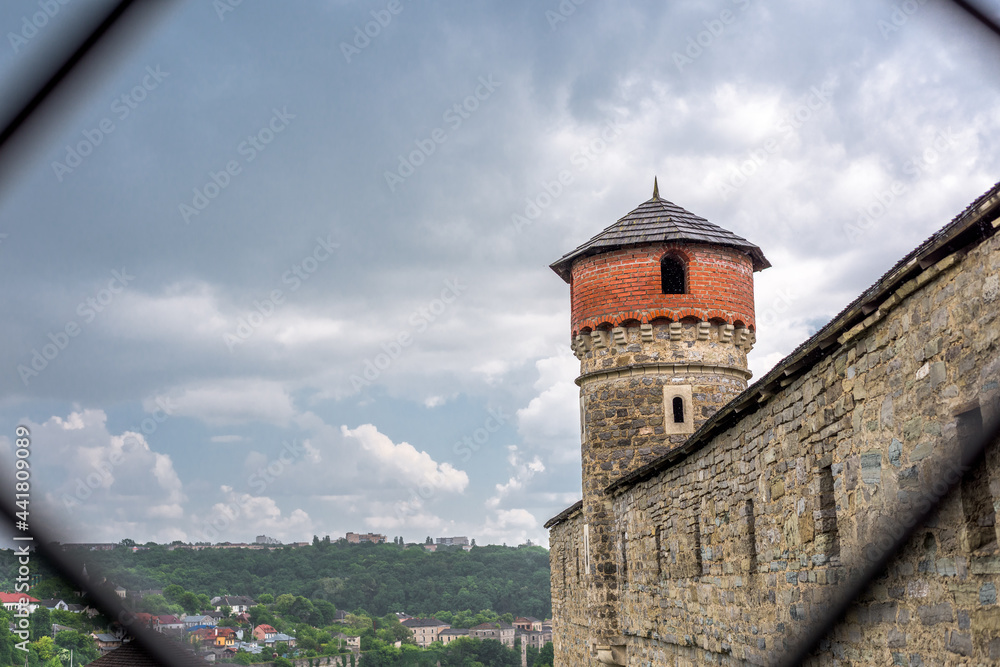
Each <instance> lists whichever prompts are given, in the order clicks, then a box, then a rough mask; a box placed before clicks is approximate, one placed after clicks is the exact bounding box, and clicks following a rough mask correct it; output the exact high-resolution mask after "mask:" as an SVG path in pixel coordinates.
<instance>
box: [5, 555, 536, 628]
mask: <svg viewBox="0 0 1000 667" xmlns="http://www.w3.org/2000/svg"><path fill="white" fill-rule="evenodd" d="M0 553H6V554H10V552H0ZM74 555H76V556H78V557H79V558H80V559H81V560H82V561H84V562H85V563H86V565H87V569H88V571H89V572H91V573H93V574H96V573H97V572H100V573H101V575H103V576H105V577H107V578H108V580H109V581H112V582H114V583H115V584H117V585H120V586H124V587H125V588H127V589H129V590H138V589H151V588H166V587H167V586H168V585H171V584H176V585H179V586H181V587H183V588H184V589H185V590H187V591H190V592H192V593H195V594H204V595H207V596H209V597H214V596H216V595H249V596H251V597H256V596H259V595H261V594H264V593H269V594H271V595H273V596H275V597H277V596H279V595H283V594H291V595H294V596H303V597H305V598H307V599H309V600H313V601H319V600H326V601H328V602H330V603H331V604H333V605H334V606H336V608H337V609H344V610H348V611H354V610H364V611H366V612H368V613H371V614H375V615H379V616H381V615H384V614H387V613H390V612H397V611H402V612H406V613H409V614H413V615H423V614H427V615H429V614H433V613H435V612H438V611H442V610H444V611H452V612H460V611H463V610H481V609H491V610H493V611H494V612H496V613H497V614H506V613H511V614H514V615H515V616H535V617H537V618H548V617H550V616H551V614H552V608H551V598H550V594H549V554H548V551H547V550H546V549H543V548H541V547H519V548H513V547H502V546H486V547H476V548H474V549H472V550H471V551H468V552H466V551H463V550H462V549H461V548H458V547H451V548H443V549H440V550H438V551H437V552H434V553H431V552H428V551H425V550H424V549H423V548H421V547H419V546H417V547H413V546H411V547H409V548H405V549H404V548H403V547H401V546H398V545H395V544H347V543H346V542H344V541H342V540H341V541H336V542H330V541H327V540H314V541H313V545H312V546H305V547H297V548H292V547H284V548H278V549H274V550H252V549H203V550H197V551H195V550H192V549H183V548H180V549H174V550H169V549H167V548H166V547H164V546H157V545H150V548H149V549H147V550H142V551H137V552H134V553H133V552H132V551H131V550H130V549H123V548H118V549H115V550H114V551H80V552H76V553H75V554H74ZM2 560H3V561H6V560H8V559H7V558H3V559H2ZM12 572H13V563H7V562H2V563H0V583H5V584H8V583H10V579H9V578H8V577H9V575H10V574H11V573H12ZM4 579H8V581H7V582H4V581H3V580H4Z"/></svg>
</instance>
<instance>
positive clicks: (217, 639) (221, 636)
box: [206, 628, 237, 647]
mask: <svg viewBox="0 0 1000 667" xmlns="http://www.w3.org/2000/svg"><path fill="white" fill-rule="evenodd" d="M206 639H208V640H210V641H211V642H212V644H214V645H215V646H217V647H219V646H232V645H233V644H235V643H236V639H237V637H236V631H235V630H233V629H232V628H213V629H212V631H211V633H210V634H209V635H208V636H207V637H206Z"/></svg>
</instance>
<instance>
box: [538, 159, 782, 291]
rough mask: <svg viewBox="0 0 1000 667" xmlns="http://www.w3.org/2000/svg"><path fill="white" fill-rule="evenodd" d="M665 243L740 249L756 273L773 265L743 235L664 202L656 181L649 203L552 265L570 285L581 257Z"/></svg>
mask: <svg viewBox="0 0 1000 667" xmlns="http://www.w3.org/2000/svg"><path fill="white" fill-rule="evenodd" d="M665 241H688V242H691V243H713V244H716V245H726V246H731V247H735V248H740V249H742V250H743V251H744V252H745V253H746V254H748V255H749V256H750V258H751V259H752V260H753V270H754V271H761V270H763V269H766V268H768V267H769V266H771V263H770V262H768V261H767V258H766V257H764V253H763V252H761V249H760V248H758V247H757V246H755V245H754V244H753V243H750V242H749V241H747V240H746V239H745V238H743V237H742V236H737V235H736V234H733V233H732V232H731V231H729V230H727V229H723V228H722V227H719V226H718V225H716V224H713V223H711V222H709V221H708V220H706V219H705V218H703V217H701V216H698V215H695V214H694V213H691V212H690V211H687V210H685V209H683V208H681V207H680V206H678V205H677V204H674V203H673V202H669V201H667V200H666V199H662V198H661V197H660V193H659V187H658V186H657V185H656V182H655V179H654V184H653V196H652V198H651V199H649V201H645V202H643V203H642V204H639V206H638V207H637V208H636V209H635V210H633V211H632V212H631V213H629V214H628V215H626V216H625V217H624V218H622V219H620V220H619V221H618V222H616V223H614V224H613V225H611V226H610V227H608V228H607V229H605V230H604V231H603V232H601V233H600V234H598V235H597V236H595V237H594V238H592V239H590V240H589V241H587V242H586V243H584V244H583V245H581V246H580V247H579V248H577V249H576V250H574V251H572V252H569V253H566V254H565V255H563V256H562V257H561V258H559V259H558V260H557V261H555V262H553V263H552V264H550V265H549V266H550V267H551V268H552V270H553V271H555V272H556V273H558V274H559V275H560V276H561V277H562V279H563V280H565V281H566V282H569V281H570V275H571V273H572V268H573V262H574V261H576V260H577V259H580V258H581V257H586V256H588V255H596V254H598V253H602V252H607V251H609V250H614V249H616V248H623V247H627V246H633V245H640V244H643V243H663V242H665Z"/></svg>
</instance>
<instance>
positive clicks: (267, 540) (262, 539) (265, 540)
mask: <svg viewBox="0 0 1000 667" xmlns="http://www.w3.org/2000/svg"><path fill="white" fill-rule="evenodd" d="M254 542H255V543H257V544H281V541H280V540H276V539H274V538H273V537H268V536H267V535H258V536H257V539H256V540H254Z"/></svg>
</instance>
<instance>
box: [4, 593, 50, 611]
mask: <svg viewBox="0 0 1000 667" xmlns="http://www.w3.org/2000/svg"><path fill="white" fill-rule="evenodd" d="M0 602H2V603H3V608H4V609H6V610H7V611H17V608H18V607H19V606H22V605H27V607H28V613H29V614H34V613H35V610H36V609H38V605H39V604H41V601H40V600H38V599H37V598H33V597H31V596H30V595H28V594H27V593H0Z"/></svg>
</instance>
